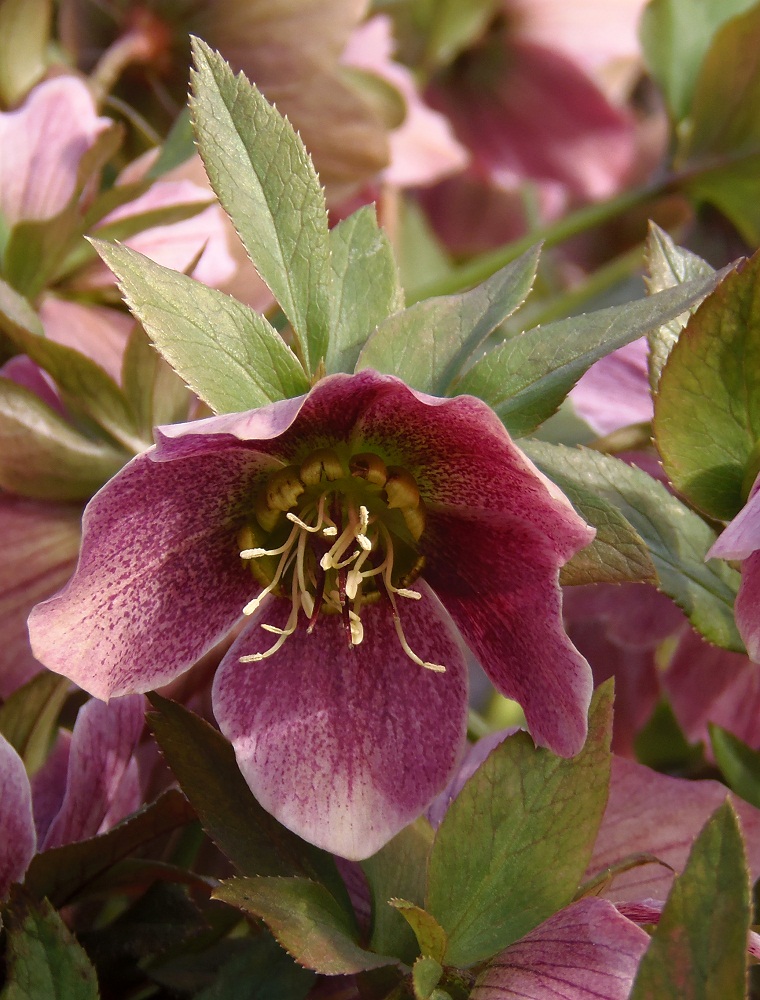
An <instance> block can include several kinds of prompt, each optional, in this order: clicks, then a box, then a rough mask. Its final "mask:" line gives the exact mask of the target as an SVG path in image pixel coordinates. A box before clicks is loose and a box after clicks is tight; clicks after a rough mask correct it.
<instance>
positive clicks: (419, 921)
mask: <svg viewBox="0 0 760 1000" xmlns="http://www.w3.org/2000/svg"><path fill="white" fill-rule="evenodd" d="M390 903H391V906H393V907H394V908H395V909H396V910H398V912H399V913H400V914H401V915H402V916H403V918H404V920H406V922H407V923H408V924H409V926H410V927H411V928H412V930H413V931H414V936H415V937H416V939H417V946H418V948H419V951H420V954H422V955H427V956H429V957H430V958H433V959H434V960H435V961H436V962H443V959H444V956H445V955H446V948H447V945H448V935H447V934H446V931H445V930H444V929H443V927H441V925H440V924H439V923H438V921H437V920H436V919H435V917H434V916H433V915H432V913H428V911H427V910H425V909H423V908H422V907H421V906H417V905H416V904H415V903H412V902H411V901H410V900H408V899H398V898H396V899H392V900H391V901H390Z"/></svg>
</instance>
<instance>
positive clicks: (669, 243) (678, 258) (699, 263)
mask: <svg viewBox="0 0 760 1000" xmlns="http://www.w3.org/2000/svg"><path fill="white" fill-rule="evenodd" d="M644 257H645V260H646V266H647V272H648V273H647V276H645V278H644V281H645V282H646V285H647V289H648V291H649V294H650V295H653V294H654V293H656V292H662V291H664V290H665V289H666V288H673V287H674V286H675V285H682V284H683V283H684V282H685V281H691V280H693V279H694V278H706V277H708V276H709V275H711V274H714V273H715V269H714V268H712V267H711V266H710V265H709V264H708V263H707V261H705V260H702V258H701V257H699V256H697V254H695V253H692V252H691V250H686V249H685V248H684V247H679V246H676V244H675V243H674V242H673V240H672V239H671V238H670V236H669V235H668V234H667V233H666V232H665V230H664V229H660V227H659V226H658V225H656V224H655V223H654V222H650V223H649V233H648V235H647V243H646V250H645V252H644ZM693 308H694V307H693ZM692 311H693V309H692ZM690 315H691V313H690V312H688V311H687V312H683V313H681V315H680V316H676V318H675V319H672V320H671V321H670V322H669V323H664V324H663V325H662V326H661V327H658V329H656V330H653V331H652V332H651V333H650V334H649V338H648V339H649V384H650V386H651V388H652V392H655V391H656V390H657V385H658V383H659V381H660V373H661V372H662V369H663V366H664V364H665V362H666V361H667V360H668V355H669V354H670V352H671V351H672V350H673V345H674V344H675V342H676V341H677V340H678V335H679V334H680V332H681V330H683V328H684V327H685V326H686V323H687V321H688V319H689V316H690Z"/></svg>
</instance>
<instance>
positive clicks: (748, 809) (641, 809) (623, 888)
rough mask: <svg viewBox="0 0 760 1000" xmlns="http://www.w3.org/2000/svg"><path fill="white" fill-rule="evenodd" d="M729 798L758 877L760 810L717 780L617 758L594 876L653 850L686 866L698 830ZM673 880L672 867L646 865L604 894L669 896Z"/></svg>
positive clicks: (625, 899)
mask: <svg viewBox="0 0 760 1000" xmlns="http://www.w3.org/2000/svg"><path fill="white" fill-rule="evenodd" d="M727 797H728V798H730V799H731V802H732V804H733V806H734V808H735V809H736V811H737V813H738V814H739V819H740V823H741V826H742V829H743V832H744V840H745V844H746V847H747V860H748V863H749V868H750V871H751V872H752V877H753V880H754V879H756V878H757V877H758V875H760V810H757V809H755V808H754V807H753V806H751V805H748V804H747V803H746V802H744V801H742V800H741V799H740V798H738V796H735V795H733V794H732V793H731V792H729V791H728V790H727V789H726V786H725V785H722V784H720V782H718V781H687V780H685V779H683V778H672V777H670V776H668V775H665V774H658V773H657V772H656V771H651V770H650V769H649V768H648V767H644V766H643V765H641V764H636V763H634V762H633V761H630V760H624V759H623V758H619V757H616V758H614V759H613V762H612V780H611V782H610V796H609V800H608V802H607V809H606V811H605V814H604V818H603V819H602V825H601V827H600V830H599V835H598V837H597V841H596V845H595V847H594V853H593V856H592V859H591V864H590V865H589V869H588V872H589V875H594V874H596V873H597V872H600V871H603V870H604V869H605V868H608V867H610V866H612V865H615V864H616V863H617V862H619V861H622V860H623V859H624V858H626V857H628V856H630V855H632V854H641V853H648V854H653V855H654V856H655V857H657V858H660V859H661V860H662V861H664V862H665V863H666V864H668V865H670V866H671V868H673V869H674V870H675V871H676V872H681V871H683V868H684V865H685V864H686V860H687V858H688V856H689V851H690V850H691V847H692V844H693V843H694V840H695V839H696V837H697V835H698V834H699V831H700V830H701V829H702V827H703V826H704V824H705V823H706V822H707V820H708V819H709V818H710V816H711V815H712V814H713V812H715V810H716V809H717V808H718V806H720V805H722V804H723V802H725V800H726V798H727ZM672 881H673V874H672V872H669V871H668V870H667V869H666V868H663V867H662V866H660V865H655V864H647V865H643V866H641V867H639V868H634V869H631V870H630V871H627V872H624V873H623V874H621V875H618V876H617V877H616V878H615V880H614V881H613V883H612V885H611V886H610V887H609V888H608V889H607V890H605V892H604V895H605V896H606V897H607V898H608V899H612V900H613V901H615V902H630V901H636V900H641V899H647V898H652V899H665V898H666V897H667V895H668V892H669V891H670V886H671V884H672Z"/></svg>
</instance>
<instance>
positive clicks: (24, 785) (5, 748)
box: [0, 736, 37, 900]
mask: <svg viewBox="0 0 760 1000" xmlns="http://www.w3.org/2000/svg"><path fill="white" fill-rule="evenodd" d="M0 831H1V835H0V900H3V899H5V897H6V896H7V894H8V890H9V889H10V887H11V885H12V884H13V883H14V882H19V881H20V880H21V879H22V878H23V875H24V872H25V871H26V869H27V868H28V867H29V862H30V861H31V860H32V858H33V857H34V852H35V850H36V847H37V834H36V832H35V829H34V819H33V817H32V792H31V788H30V787H29V779H28V778H27V776H26V769H25V768H24V762H23V761H22V760H21V758H20V757H19V755H18V754H17V753H16V751H15V750H14V749H13V747H12V746H11V745H10V743H9V742H8V741H7V740H6V739H5V737H4V736H0Z"/></svg>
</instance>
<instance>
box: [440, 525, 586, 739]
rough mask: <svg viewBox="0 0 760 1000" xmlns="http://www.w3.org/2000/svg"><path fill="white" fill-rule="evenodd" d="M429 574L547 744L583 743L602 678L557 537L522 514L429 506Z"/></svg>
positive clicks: (468, 638)
mask: <svg viewBox="0 0 760 1000" xmlns="http://www.w3.org/2000/svg"><path fill="white" fill-rule="evenodd" d="M420 547H421V551H422V552H423V554H424V555H425V558H426V565H425V569H424V573H425V579H426V580H427V581H428V583H429V584H430V586H431V587H432V588H433V589H434V590H435V592H436V593H437V594H438V596H439V597H440V599H441V601H442V603H443V604H444V606H445V608H446V610H447V611H448V612H449V614H450V615H451V617H452V618H453V619H454V621H455V622H456V625H457V627H458V628H459V630H460V632H461V633H462V636H463V637H464V640H465V642H466V643H467V645H468V646H469V647H470V649H471V650H472V652H473V653H474V654H475V656H476V657H477V658H478V660H479V661H480V663H481V665H482V666H483V668H484V670H485V671H486V673H487V674H488V676H489V677H490V678H491V680H492V681H493V683H494V684H495V685H496V687H497V688H498V689H499V691H501V693H502V694H504V695H506V696H507V697H508V698H514V699H515V701H518V702H519V703H520V704H521V705H522V707H523V710H524V712H525V718H526V720H527V723H528V728H529V729H530V732H531V735H532V736H533V738H534V739H535V740H536V742H537V743H539V744H540V745H541V746H548V747H549V748H550V749H552V750H553V751H554V752H555V753H558V754H561V755H563V756H567V757H569V756H572V755H573V754H576V753H578V751H579V750H580V749H581V747H582V746H583V743H584V740H585V738H586V731H587V713H588V706H589V702H590V700H591V691H592V686H593V685H592V676H591V669H590V667H589V665H588V663H587V662H586V660H585V659H584V658H583V657H582V656H581V655H580V653H579V652H578V650H577V649H576V648H575V647H574V646H573V645H572V643H571V642H570V640H569V639H568V637H567V635H566V634H565V631H564V628H563V625H562V615H561V591H560V587H559V583H558V574H559V563H558V560H557V557H556V555H555V552H554V551H553V547H552V545H551V543H549V542H548V541H547V539H546V538H545V537H544V536H543V535H542V533H541V532H540V531H538V530H537V529H536V528H534V527H533V526H532V525H529V524H526V523H525V522H522V521H519V520H517V519H509V518H500V517H496V516H490V517H488V516H486V515H480V516H476V515H475V513H474V512H473V513H472V514H471V515H470V516H469V517H467V516H459V515H450V514H442V513H440V512H437V511H436V512H435V513H432V512H429V514H428V521H427V527H426V529H425V533H424V534H423V536H422V539H421V546H420Z"/></svg>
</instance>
